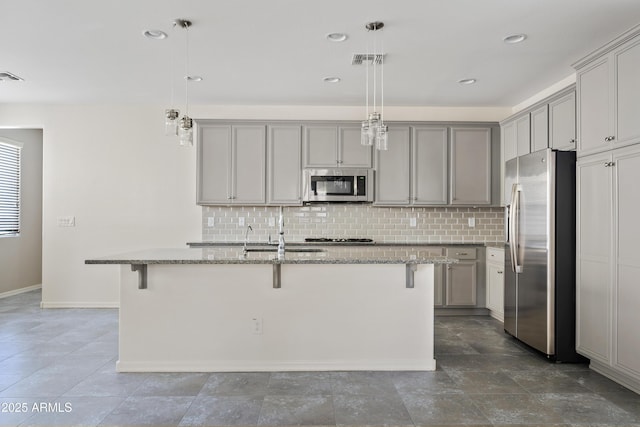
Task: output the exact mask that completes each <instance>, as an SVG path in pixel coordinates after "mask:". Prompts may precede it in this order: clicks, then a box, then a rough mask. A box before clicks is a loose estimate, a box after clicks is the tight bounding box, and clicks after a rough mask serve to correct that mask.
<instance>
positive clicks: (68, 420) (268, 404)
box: [0, 291, 640, 426]
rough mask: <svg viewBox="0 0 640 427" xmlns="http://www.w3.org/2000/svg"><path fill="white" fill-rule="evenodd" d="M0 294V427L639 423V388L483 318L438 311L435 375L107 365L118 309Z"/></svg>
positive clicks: (114, 353)
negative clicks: (551, 353) (538, 347)
mask: <svg viewBox="0 0 640 427" xmlns="http://www.w3.org/2000/svg"><path fill="white" fill-rule="evenodd" d="M40 298H41V295H40V292H38V291H34V292H29V293H25V294H21V295H17V296H14V297H10V298H5V299H0V405H1V407H0V426H18V425H19V426H35V425H64V426H67V425H81V426H96V425H98V426H116V425H130V426H133V425H135V426H139V425H153V426H217V425H242V426H255V425H328V426H343V425H344V426H346V425H370V426H382V425H392V426H414V425H415V426H435V425H484V426H507V425H508V426H514V425H516V426H517V425H530V426H531V425H536V426H541V425H556V426H595V425H615V426H640V396H639V395H637V394H635V393H633V392H631V391H628V390H626V389H624V388H623V387H621V386H619V385H617V384H616V383H614V382H612V381H610V380H608V379H606V378H604V377H602V376H600V375H598V374H596V373H594V372H592V371H590V370H589V369H588V368H587V367H586V365H561V364H550V363H548V362H546V361H545V360H543V359H541V358H540V357H539V356H537V355H535V354H533V353H531V352H530V351H528V350H527V349H526V348H524V347H523V346H521V345H519V344H518V343H517V342H515V341H514V340H513V339H511V338H509V337H508V336H505V334H504V332H503V331H502V325H501V324H500V323H499V322H497V321H495V320H493V319H490V318H485V317H438V318H437V319H436V357H437V361H438V370H437V371H436V372H295V373H287V372H273V373H268V372H263V373H148V374H147V373H144V374H124V373H116V372H115V369H114V364H115V360H116V357H117V310H94V309H50V310H41V309H40V308H39V302H40Z"/></svg>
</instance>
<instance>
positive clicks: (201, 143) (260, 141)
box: [196, 124, 266, 205]
mask: <svg viewBox="0 0 640 427" xmlns="http://www.w3.org/2000/svg"><path fill="white" fill-rule="evenodd" d="M265 165H266V130H265V126H263V125H211V124H202V125H198V163H197V175H198V179H197V185H196V187H197V189H196V191H197V196H196V201H197V203H198V204H200V205H215V204H243V205H254V204H264V203H265V201H266V194H265Z"/></svg>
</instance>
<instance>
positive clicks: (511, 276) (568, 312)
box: [504, 149, 584, 362]
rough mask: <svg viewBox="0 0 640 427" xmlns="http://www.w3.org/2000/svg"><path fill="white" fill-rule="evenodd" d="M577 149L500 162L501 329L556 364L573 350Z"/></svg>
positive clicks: (572, 359) (574, 359)
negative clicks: (502, 231) (502, 201)
mask: <svg viewBox="0 0 640 427" xmlns="http://www.w3.org/2000/svg"><path fill="white" fill-rule="evenodd" d="M575 164H576V156H575V152H568V151H554V150H551V149H546V150H541V151H537V152H535V153H531V154H527V155H524V156H520V157H518V158H515V159H512V160H509V161H508V162H507V163H506V165H505V187H504V189H505V204H506V207H505V228H506V244H505V270H504V271H505V283H504V329H505V331H506V332H507V333H509V334H511V335H512V336H514V337H515V338H517V339H519V340H520V341H522V342H524V343H525V344H528V345H529V346H531V347H533V348H534V349H536V350H538V351H540V352H542V353H543V354H545V355H547V357H549V358H550V359H553V360H555V361H559V362H577V361H582V360H584V359H583V358H582V357H581V356H579V355H578V354H577V353H576V351H575V327H576V324H575V268H576V267H575V259H576V257H575V241H576V234H575V233H576V227H575V216H576V208H575V184H576V179H575V177H576V167H575Z"/></svg>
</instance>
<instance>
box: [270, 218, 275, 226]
mask: <svg viewBox="0 0 640 427" xmlns="http://www.w3.org/2000/svg"><path fill="white" fill-rule="evenodd" d="M275 226H276V219H275V218H274V217H272V216H270V217H269V227H275Z"/></svg>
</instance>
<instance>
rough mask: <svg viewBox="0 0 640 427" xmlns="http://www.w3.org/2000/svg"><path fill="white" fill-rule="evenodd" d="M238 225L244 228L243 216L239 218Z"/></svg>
mask: <svg viewBox="0 0 640 427" xmlns="http://www.w3.org/2000/svg"><path fill="white" fill-rule="evenodd" d="M238 225H239V226H240V227H244V217H243V216H241V217H240V218H238Z"/></svg>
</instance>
